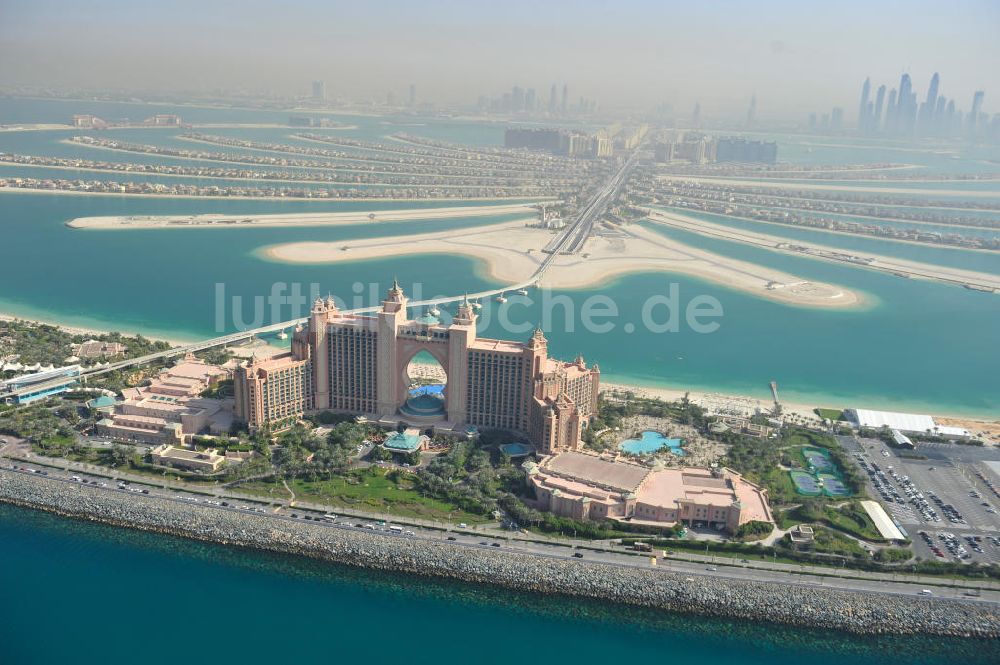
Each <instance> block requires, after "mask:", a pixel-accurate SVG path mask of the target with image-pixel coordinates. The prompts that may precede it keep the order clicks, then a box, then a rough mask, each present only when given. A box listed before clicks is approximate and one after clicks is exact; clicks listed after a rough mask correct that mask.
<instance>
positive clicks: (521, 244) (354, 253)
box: [260, 221, 862, 308]
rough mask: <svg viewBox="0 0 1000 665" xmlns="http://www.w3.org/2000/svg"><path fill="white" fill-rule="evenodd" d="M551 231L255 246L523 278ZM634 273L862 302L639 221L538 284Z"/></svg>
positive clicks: (559, 263) (781, 297)
mask: <svg viewBox="0 0 1000 665" xmlns="http://www.w3.org/2000/svg"><path fill="white" fill-rule="evenodd" d="M552 237H553V232H552V231H549V230H544V229H539V228H534V227H530V226H526V225H524V223H523V222H518V221H515V222H504V223H500V224H495V225H488V226H480V227H477V228H475V229H469V230H467V231H446V232H440V233H427V234H419V235H401V236H392V237H385V238H368V239H357V240H343V241H338V242H295V243H285V244H279V245H272V246H270V247H265V248H263V249H262V250H261V251H260V253H261V255H262V256H264V257H265V258H267V259H269V260H272V261H280V262H286V263H313V264H316V263H336V262H342V261H364V260H371V259H379V258H387V257H394V256H402V255H413V254H448V255H461V256H469V257H472V258H475V259H479V260H482V261H484V262H485V263H486V269H487V271H488V273H489V276H490V277H491V278H493V279H496V280H498V281H501V282H505V283H519V282H523V281H525V280H527V279H529V278H530V277H531V276H532V275H533V274H534V272H535V271H536V270H537V269H538V267H539V265H540V264H541V263H542V261H543V260H544V259H545V257H546V256H548V255H547V254H545V253H544V252H542V250H541V248H542V247H544V246H545V245H546V243H548V242H549V241H550V240H551V239H552ZM642 272H665V273H674V274H684V275H690V276H692V277H696V278H699V279H704V280H708V281H711V282H714V283H716V284H722V285H724V286H727V287H729V288H733V289H736V290H739V291H744V292H748V293H752V294H754V295H757V296H760V297H762V298H767V299H770V300H775V301H778V302H783V303H786V304H791V305H801V306H808V307H836V308H849V307H857V306H859V305H860V304H861V302H862V298H861V296H860V295H859V294H857V293H855V292H853V291H850V290H848V289H845V288H843V287H839V286H834V285H831V284H823V283H820V282H810V281H808V280H804V279H802V278H800V277H797V276H795V275H791V274H788V273H785V272H781V271H778V270H775V269H773V268H770V267H767V266H760V265H755V264H752V263H747V262H744V261H739V260H736V259H732V258H729V257H726V256H722V255H719V254H713V253H711V252H707V251H704V250H700V249H697V248H694V247H689V246H687V245H684V244H682V243H680V242H677V241H674V240H671V239H669V238H665V237H663V236H661V235H659V234H657V233H656V232H655V231H651V230H649V229H645V228H642V227H640V226H632V227H629V228H628V229H627V230H623V231H621V232H620V233H619V234H618V235H616V236H614V237H595V238H591V239H590V240H589V241H588V242H587V245H586V247H585V248H584V251H583V253H581V254H574V255H565V256H560V257H559V258H558V259H556V261H555V262H554V263H553V264H552V265H551V266H550V267H549V269H548V271H547V272H546V273H545V274H544V276H543V277H542V278H541V280H540V286H543V287H552V288H566V289H580V288H586V287H592V286H596V285H600V284H604V283H606V282H608V281H610V280H611V279H613V278H615V277H620V276H624V275H628V274H632V273H642Z"/></svg>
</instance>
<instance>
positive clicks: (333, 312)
mask: <svg viewBox="0 0 1000 665" xmlns="http://www.w3.org/2000/svg"><path fill="white" fill-rule="evenodd" d="M476 318H477V317H476V314H475V312H474V311H473V308H472V306H471V305H470V304H469V303H468V302H463V303H462V304H461V305H460V306H459V307H458V310H457V312H456V314H455V316H454V318H453V319H452V321H451V323H449V324H445V323H443V322H441V321H440V320H438V318H437V317H435V316H433V315H431V314H429V313H428V314H425V315H423V316H420V317H418V318H416V319H410V318H408V316H407V299H406V296H405V295H404V294H403V290H402V289H401V288H400V287H399V284H396V283H394V284H393V286H392V288H391V289H389V292H388V294H386V297H385V299H384V300H383V301H382V306H381V308H380V309H379V310H378V311H377V312H376V313H375V314H374V315H360V314H350V313H346V312H342V311H340V310H339V309H338V308H337V306H336V304H335V303H334V301H333V300H332V299H327V300H326V301H323V300H317V301H316V302H315V303H314V305H313V309H312V312H311V315H310V318H309V322H308V324H307V325H306V326H305V327H300V328H298V329H296V331H295V334H294V336H293V338H292V351H291V353H289V354H287V355H286V356H284V357H281V358H275V359H272V361H271V362H272V364H274V363H277V364H278V365H281V364H282V363H299V364H302V365H304V371H303V372H302V373H301V374H302V377H303V378H301V379H298V380H300V381H304V382H306V389H305V390H302V391H299V392H298V393H290V392H289V391H288V390H287V388H286V386H284V385H275V386H271V387H270V388H268V387H267V386H265V385H264V384H266V383H267V382H268V381H270V379H269V377H270V376H271V375H270V374H268V373H266V372H264V373H262V372H261V371H260V368H257V370H253V369H251V365H252V364H251V365H248V366H246V367H245V368H244V371H245V375H246V376H245V378H241V379H240V380H239V381H238V383H239V387H238V389H239V390H242V391H246V392H247V394H248V395H249V393H250V392H253V393H254V394H259V395H264V394H266V395H267V396H268V400H267V408H262V409H261V410H260V413H261V414H262V416H263V417H259V416H257V415H256V413H257V412H249V411H248V412H247V413H246V414H244V413H239V414H238V415H239V416H240V417H241V418H242V419H244V421H245V422H247V423H248V424H249V425H250V427H251V428H254V427H258V426H260V425H261V424H262V423H263V422H266V421H268V419H269V418H268V416H267V414H268V413H269V412H270V411H271V410H273V408H272V405H278V404H279V402H280V400H281V399H282V398H283V397H284V396H285V395H290V394H295V395H298V397H297V398H296V399H297V400H298V402H296V404H293V405H290V406H289V405H282V411H281V412H282V413H287V412H288V411H289V410H292V411H296V410H298V411H299V412H305V411H310V410H333V411H339V412H342V413H350V414H355V415H364V416H365V417H366V418H368V419H369V420H373V421H375V422H379V423H382V424H384V425H386V426H393V425H398V424H400V423H404V422H412V423H413V424H425V423H426V424H433V425H434V426H435V428H442V429H452V430H454V431H464V430H465V429H466V428H468V427H470V426H474V427H477V428H496V429H503V430H508V431H511V432H517V433H521V434H523V435H525V436H526V437H527V438H528V440H530V441H531V443H532V444H533V445H534V446H535V447H536V448H537V449H538V450H539V451H540V452H543V453H548V452H552V451H555V450H566V449H576V448H578V447H579V445H580V434H581V432H582V430H583V429H584V428H585V427H586V426H587V423H588V422H589V420H590V418H591V416H592V415H593V414H594V413H595V412H596V410H597V393H598V387H599V381H600V370H599V369H598V368H597V366H596V365H594V366H593V367H590V368H588V367H587V366H586V364H585V363H584V361H583V358H577V359H576V360H574V361H573V362H562V361H558V360H555V359H553V358H549V356H548V341H547V340H546V339H545V336H544V335H543V334H542V332H541V331H540V330H536V331H535V333H534V334H533V335H532V336H531V338H530V339H528V340H527V341H525V342H515V341H509V340H501V339H487V338H481V337H477V335H476ZM428 355H429V356H430V357H432V358H433V359H434V360H435V361H436V363H437V364H439V365H440V373H441V374H443V376H444V377H445V381H444V382H443V385H442V386H441V388H440V390H439V391H437V392H436V394H434V395H427V394H424V395H420V394H414V393H413V392H412V391H413V389H414V385H413V384H414V378H415V377H414V376H413V375H412V371H408V368H410V367H411V361H413V359H414V358H417V357H423V358H426V357H427V356H428ZM273 376H274V377H275V383H276V382H277V381H278V377H279V376H281V377H284V375H279V374H274V375H273ZM281 380H284V381H286V382H287V380H288V379H285V378H282V379H281ZM258 384H259V385H258ZM424 392H425V393H426V392H427V391H424ZM422 397H426V398H427V399H420V398H422ZM248 399H249V397H248ZM242 403H244V402H242V401H240V400H239V399H238V400H237V404H238V405H239V404H242ZM247 403H249V402H247Z"/></svg>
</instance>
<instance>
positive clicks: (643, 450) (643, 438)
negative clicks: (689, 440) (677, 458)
mask: <svg viewBox="0 0 1000 665" xmlns="http://www.w3.org/2000/svg"><path fill="white" fill-rule="evenodd" d="M681 443H682V441H681V439H670V438H667V437H665V436H663V435H662V434H660V433H659V432H653V431H651V430H647V431H645V432H643V433H642V434H641V435H640V437H639V438H638V439H625V440H624V441H622V442H621V443H620V444H619V445H618V448H619V449H620V450H622V451H624V452H626V453H630V454H632V455H645V454H647V453H655V452H656V451H658V450H662V449H663V448H669V449H670V452H672V453H673V454H674V455H686V454H687V453H685V452H684V449H683V448H681Z"/></svg>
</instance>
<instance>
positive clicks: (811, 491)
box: [788, 471, 823, 496]
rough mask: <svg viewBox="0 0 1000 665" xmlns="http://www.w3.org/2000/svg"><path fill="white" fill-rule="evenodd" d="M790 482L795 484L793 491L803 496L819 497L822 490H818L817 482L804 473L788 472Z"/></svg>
mask: <svg viewBox="0 0 1000 665" xmlns="http://www.w3.org/2000/svg"><path fill="white" fill-rule="evenodd" d="M788 474H789V475H790V476H791V477H792V482H793V483H795V491H796V492H798V493H799V494H802V495H803V496H819V495H820V494H822V492H823V490H822V489H820V486H819V481H817V480H816V479H815V478H813V477H812V476H811V475H809V474H808V473H806V472H805V471H789V472H788Z"/></svg>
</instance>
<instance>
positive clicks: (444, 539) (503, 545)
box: [0, 463, 1000, 605]
mask: <svg viewBox="0 0 1000 665" xmlns="http://www.w3.org/2000/svg"><path fill="white" fill-rule="evenodd" d="M13 466H16V467H18V468H17V469H16V470H11V467H10V466H9V465H5V466H4V468H3V469H2V470H0V473H11V472H16V473H30V474H32V475H35V476H36V477H38V478H42V479H44V480H46V481H49V482H53V483H62V484H70V485H75V486H79V487H81V488H82V487H83V486H84V485H86V486H87V487H89V488H90V489H94V490H99V491H107V492H127V493H129V494H130V495H131V496H133V497H134V498H135V500H137V501H143V500H149V499H157V500H166V501H171V502H177V503H183V504H186V505H197V506H199V507H200V508H203V509H205V510H226V511H230V512H239V513H254V514H257V515H258V516H260V517H261V518H266V519H274V520H283V521H286V522H295V523H300V524H304V523H311V524H313V525H315V526H321V527H323V528H331V529H345V530H353V529H358V528H361V529H365V530H367V531H370V532H372V533H375V534H380V535H382V536H383V537H385V538H410V539H416V540H424V541H429V542H436V543H438V544H442V545H447V546H454V547H463V548H476V549H484V548H485V549H487V550H494V549H501V550H505V551H512V552H517V553H520V554H528V555H532V556H539V557H545V558H557V559H563V560H570V561H575V560H580V561H590V562H598V563H602V564H606V565H613V566H618V567H626V568H650V567H653V566H652V564H651V559H652V558H654V557H651V556H650V554H648V553H646V554H643V553H634V552H630V551H626V550H610V549H603V548H600V547H599V546H598V547H596V548H595V547H594V546H593V545H592V544H590V543H588V542H587V541H565V542H557V541H537V540H525V539H514V538H511V537H510V535H509V534H505V533H503V532H496V531H494V532H492V533H489V532H476V531H472V530H469V529H461V528H453V529H451V530H448V531H444V530H441V529H430V528H423V527H420V526H417V525H405V526H403V525H400V526H397V527H396V530H393V529H392V528H391V527H392V525H390V524H385V525H379V524H377V523H375V522H374V521H371V520H364V519H362V518H357V517H350V518H348V517H329V518H328V517H326V516H325V515H327V513H324V512H323V511H311V510H309V509H307V508H305V507H296V508H288V507H286V506H285V505H284V504H282V505H280V506H279V509H278V510H277V512H272V510H273V509H274V507H273V506H271V505H269V504H270V502H267V501H266V500H265V501H264V502H262V500H261V499H260V498H249V497H223V496H206V495H205V494H200V493H194V492H186V491H183V490H177V489H166V488H164V487H162V486H159V485H157V484H156V481H154V480H152V479H150V480H145V481H144V482H143V483H137V482H134V481H133V482H128V481H116V480H114V479H111V478H106V477H101V476H92V475H88V474H85V473H83V472H80V473H74V472H62V471H58V470H56V469H40V468H38V467H37V466H36V465H32V464H24V463H14V465H13ZM43 472H44V473H45V474H47V475H42V474H43ZM74 476H75V477H76V478H79V480H76V479H74ZM214 489H218V488H214ZM223 504H227V505H223ZM307 515H308V518H307ZM359 524H360V527H359V526H358V525H359ZM576 554H580V555H581V556H580V557H577V556H575V555H576ZM655 560H656V562H657V563H656V566H655V569H656V570H659V571H663V572H665V573H681V574H684V575H688V576H691V577H696V576H707V577H716V578H724V579H734V580H735V579H740V580H755V581H760V582H772V583H777V584H783V585H795V586H799V587H803V588H806V587H811V588H828V589H841V590H851V591H859V592H865V593H880V594H888V595H895V596H914V595H919V594H920V592H921V591H922V590H924V589H931V590H932V595H929V596H927V599H928V602H933V600H934V599H935V598H949V599H956V600H959V601H962V602H970V603H989V604H994V605H1000V591H998V590H996V589H979V590H976V591H972V590H971V588H968V587H965V588H963V587H956V588H949V587H945V586H935V585H932V584H928V583H926V582H924V581H914V580H912V579H905V578H904V576H902V575H899V576H894V577H891V578H890V579H885V576H884V575H883V576H880V577H879V578H878V579H868V578H865V573H863V572H859V571H837V570H835V569H826V570H823V569H819V568H815V567H806V566H801V567H798V568H799V569H800V570H798V571H791V570H789V571H783V570H775V569H770V568H763V567H759V564H760V563H761V562H756V561H749V560H748V561H746V562H741V561H739V560H736V559H727V558H724V557H719V558H718V559H716V561H715V562H714V563H713V562H705V563H702V562H693V561H683V560H678V559H672V558H655ZM838 574H852V575H856V577H855V576H852V577H840V576H838ZM935 582H938V583H939V584H949V583H951V581H950V580H945V579H941V580H935ZM973 593H974V594H976V595H969V594H973Z"/></svg>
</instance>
